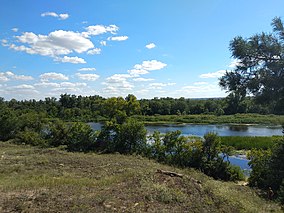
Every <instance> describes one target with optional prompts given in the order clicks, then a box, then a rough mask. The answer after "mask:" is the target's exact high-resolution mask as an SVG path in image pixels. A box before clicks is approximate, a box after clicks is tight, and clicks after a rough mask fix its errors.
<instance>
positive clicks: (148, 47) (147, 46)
mask: <svg viewBox="0 0 284 213" xmlns="http://www.w3.org/2000/svg"><path fill="white" fill-rule="evenodd" d="M145 47H146V48H147V49H153V48H155V47H156V45H155V44H154V43H150V44H147V45H146V46H145Z"/></svg>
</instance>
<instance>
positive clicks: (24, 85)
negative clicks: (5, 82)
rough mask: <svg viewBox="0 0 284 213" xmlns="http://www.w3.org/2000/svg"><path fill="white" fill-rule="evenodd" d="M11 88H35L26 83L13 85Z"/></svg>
mask: <svg viewBox="0 0 284 213" xmlns="http://www.w3.org/2000/svg"><path fill="white" fill-rule="evenodd" d="M12 88H14V89H31V90H34V89H35V87H34V86H33V85H28V84H21V85H17V86H13V87H12Z"/></svg>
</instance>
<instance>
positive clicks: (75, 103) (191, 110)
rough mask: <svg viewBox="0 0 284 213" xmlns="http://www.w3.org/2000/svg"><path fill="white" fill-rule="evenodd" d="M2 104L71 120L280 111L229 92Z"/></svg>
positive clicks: (71, 97) (68, 97)
mask: <svg viewBox="0 0 284 213" xmlns="http://www.w3.org/2000/svg"><path fill="white" fill-rule="evenodd" d="M0 105H1V107H6V108H9V109H11V110H13V111H15V112H16V114H21V113H22V112H37V113H45V114H47V115H48V116H49V117H50V118H60V119H63V120H68V121H76V120H81V121H103V120H106V119H107V118H108V117H109V116H110V117H111V116H114V115H116V116H117V115H118V114H120V116H122V117H123V116H132V115H145V116H148V115H149V116H151V115H192V114H193V115H197V114H210V115H217V116H219V115H232V114H236V113H259V114H279V113H280V114H281V113H282V112H281V111H275V110H274V108H273V107H272V106H269V104H268V105H267V103H266V105H263V104H257V103H256V100H255V98H253V97H245V98H243V99H242V100H241V101H239V100H238V98H237V97H235V95H233V94H230V95H229V96H228V97H226V98H211V99H188V98H169V97H168V98H153V99H141V100H137V98H136V97H135V96H134V95H131V94H129V95H128V96H127V97H125V98H123V97H112V98H103V97H101V96H98V95H94V96H85V97H84V96H81V95H79V96H76V95H71V94H62V95H61V96H60V98H59V99H56V98H54V97H48V98H45V99H44V100H38V101H37V100H21V101H18V100H15V99H11V100H10V101H5V100H4V98H0Z"/></svg>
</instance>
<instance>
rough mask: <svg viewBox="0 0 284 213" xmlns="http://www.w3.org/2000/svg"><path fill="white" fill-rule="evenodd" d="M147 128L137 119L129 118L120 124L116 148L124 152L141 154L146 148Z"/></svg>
mask: <svg viewBox="0 0 284 213" xmlns="http://www.w3.org/2000/svg"><path fill="white" fill-rule="evenodd" d="M146 133H147V131H146V129H145V127H144V124H143V123H141V122H138V121H136V120H135V119H128V120H127V121H126V122H125V123H123V124H121V125H119V127H118V132H117V137H116V139H115V140H116V143H115V147H116V148H115V150H116V151H118V152H120V153H123V154H133V153H138V154H141V153H143V152H144V151H145V150H146V145H147V144H146Z"/></svg>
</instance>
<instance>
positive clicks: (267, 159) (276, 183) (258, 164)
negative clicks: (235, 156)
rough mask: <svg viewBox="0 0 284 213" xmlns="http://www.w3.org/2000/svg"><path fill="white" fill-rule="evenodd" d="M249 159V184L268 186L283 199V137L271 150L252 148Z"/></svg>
mask: <svg viewBox="0 0 284 213" xmlns="http://www.w3.org/2000/svg"><path fill="white" fill-rule="evenodd" d="M249 159H250V160H251V161H250V165H251V167H252V173H251V176H250V178H249V183H250V185H252V186H257V187H259V188H262V189H266V190H267V189H269V187H270V188H271V189H272V190H273V191H274V192H275V193H276V196H279V197H280V200H281V199H283V180H284V165H283V161H284V138H282V139H281V140H279V142H278V143H276V145H275V146H274V147H273V148H272V150H270V149H269V150H267V151H264V150H252V151H251V153H250V155H249ZM281 202H283V200H281Z"/></svg>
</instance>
